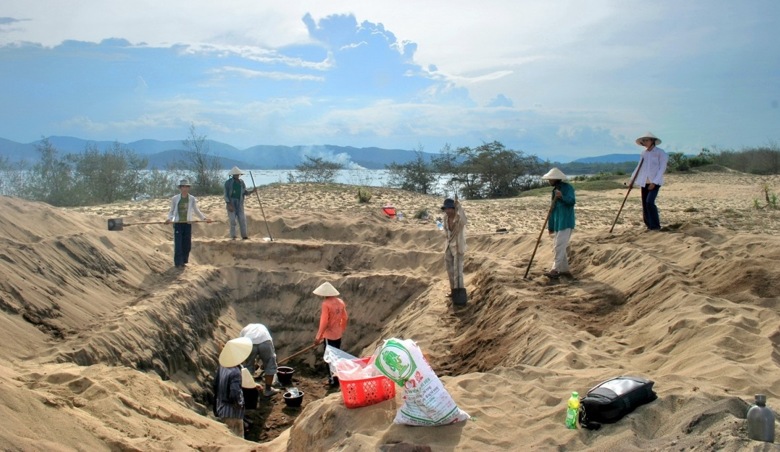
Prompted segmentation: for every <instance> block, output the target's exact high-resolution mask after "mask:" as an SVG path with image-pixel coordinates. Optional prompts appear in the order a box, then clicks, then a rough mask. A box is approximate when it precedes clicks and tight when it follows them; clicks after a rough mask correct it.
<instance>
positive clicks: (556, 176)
mask: <svg viewBox="0 0 780 452" xmlns="http://www.w3.org/2000/svg"><path fill="white" fill-rule="evenodd" d="M542 179H544V180H564V179H566V175H565V174H563V171H561V170H559V169H558V168H553V169H551V170H550V171H547V174H545V175H544V176H542Z"/></svg>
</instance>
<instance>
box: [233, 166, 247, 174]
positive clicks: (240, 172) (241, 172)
mask: <svg viewBox="0 0 780 452" xmlns="http://www.w3.org/2000/svg"><path fill="white" fill-rule="evenodd" d="M243 174H244V172H243V171H241V170H240V169H238V167H237V166H234V167H233V168H231V169H230V175H231V176H241V175H243Z"/></svg>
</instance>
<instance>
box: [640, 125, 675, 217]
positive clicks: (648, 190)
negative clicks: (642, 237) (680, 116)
mask: <svg viewBox="0 0 780 452" xmlns="http://www.w3.org/2000/svg"><path fill="white" fill-rule="evenodd" d="M636 144H638V145H639V146H644V148H645V150H644V151H642V156H641V158H640V159H639V163H638V164H637V167H636V169H635V170H634V173H633V174H632V175H631V180H633V181H634V186H637V187H641V188H642V220H644V222H645V226H647V229H648V230H650V231H657V230H659V229H661V219H660V217H659V216H658V207H657V206H656V205H655V200H656V198H657V197H658V191H659V190H660V189H661V186H662V185H663V184H664V173H665V172H666V164H667V162H668V161H669V156H667V155H666V152H664V150H663V149H661V148H659V147H658V145H659V144H661V139H660V138H658V137H656V136H655V135H653V134H652V133H650V132H647V133H646V134H644V135H642V136H641V137H639V138H637V139H636Z"/></svg>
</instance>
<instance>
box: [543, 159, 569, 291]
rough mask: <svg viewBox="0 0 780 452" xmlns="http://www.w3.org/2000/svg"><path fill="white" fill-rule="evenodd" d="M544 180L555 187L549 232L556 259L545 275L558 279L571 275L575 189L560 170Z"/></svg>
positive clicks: (550, 173) (555, 169)
mask: <svg viewBox="0 0 780 452" xmlns="http://www.w3.org/2000/svg"><path fill="white" fill-rule="evenodd" d="M542 179H544V180H546V181H547V182H548V183H549V184H550V185H552V187H553V191H552V202H553V205H552V211H551V212H550V220H549V221H548V223H547V231H548V232H549V233H550V235H551V236H552V237H553V256H554V258H553V264H552V268H551V269H550V271H548V272H547V273H545V274H544V275H545V276H547V277H548V278H558V277H559V276H561V275H562V274H570V273H569V255H568V253H567V250H568V247H569V240H571V233H572V231H573V230H574V203H575V199H574V187H572V186H571V185H569V184H567V183H566V182H564V179H566V175H565V174H563V171H561V170H559V169H558V168H553V169H551V170H550V171H548V172H547V174H545V175H544V176H542Z"/></svg>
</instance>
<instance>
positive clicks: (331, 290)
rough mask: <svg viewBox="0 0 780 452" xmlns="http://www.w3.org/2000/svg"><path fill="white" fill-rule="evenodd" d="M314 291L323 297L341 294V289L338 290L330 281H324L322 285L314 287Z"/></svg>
mask: <svg viewBox="0 0 780 452" xmlns="http://www.w3.org/2000/svg"><path fill="white" fill-rule="evenodd" d="M312 293H313V294H314V295H319V296H321V297H335V296H338V295H339V291H338V290H336V288H335V287H333V286H332V285H331V284H330V283H329V282H324V283H322V284H321V285H320V287H317V288H316V289H314V292H312Z"/></svg>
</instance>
